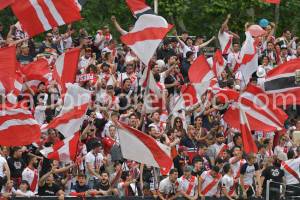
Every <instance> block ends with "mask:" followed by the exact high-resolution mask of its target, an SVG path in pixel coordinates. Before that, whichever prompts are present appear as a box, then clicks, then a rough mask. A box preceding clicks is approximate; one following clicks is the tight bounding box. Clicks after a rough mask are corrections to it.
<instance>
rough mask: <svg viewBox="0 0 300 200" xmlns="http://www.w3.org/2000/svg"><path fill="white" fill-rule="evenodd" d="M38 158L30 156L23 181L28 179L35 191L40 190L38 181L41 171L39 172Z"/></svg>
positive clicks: (23, 173) (31, 188)
mask: <svg viewBox="0 0 300 200" xmlns="http://www.w3.org/2000/svg"><path fill="white" fill-rule="evenodd" d="M38 165H39V162H38V159H37V157H35V156H29V159H28V165H27V167H26V168H25V169H24V171H23V172H22V181H27V182H28V183H29V185H30V190H31V191H32V192H33V193H35V194H36V193H37V192H38V181H39V173H38V170H37V168H38Z"/></svg>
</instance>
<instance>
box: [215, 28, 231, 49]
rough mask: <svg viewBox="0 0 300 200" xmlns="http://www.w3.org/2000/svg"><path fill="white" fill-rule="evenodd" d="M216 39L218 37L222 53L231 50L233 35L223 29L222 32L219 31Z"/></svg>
mask: <svg viewBox="0 0 300 200" xmlns="http://www.w3.org/2000/svg"><path fill="white" fill-rule="evenodd" d="M218 39H219V42H220V46H221V49H222V54H223V55H227V54H229V53H230V52H231V48H232V40H233V36H232V35H230V34H229V33H227V32H225V31H224V32H223V33H221V31H219V34H218Z"/></svg>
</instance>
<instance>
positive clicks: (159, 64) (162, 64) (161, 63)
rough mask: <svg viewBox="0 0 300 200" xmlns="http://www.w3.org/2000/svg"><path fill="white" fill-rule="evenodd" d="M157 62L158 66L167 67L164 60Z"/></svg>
mask: <svg viewBox="0 0 300 200" xmlns="http://www.w3.org/2000/svg"><path fill="white" fill-rule="evenodd" d="M156 64H157V65H158V67H159V68H160V69H161V68H163V67H165V65H166V64H165V62H164V61H163V60H157V61H156Z"/></svg>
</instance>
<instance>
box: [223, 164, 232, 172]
mask: <svg viewBox="0 0 300 200" xmlns="http://www.w3.org/2000/svg"><path fill="white" fill-rule="evenodd" d="M229 171H230V164H229V163H226V164H225V165H224V166H223V172H224V173H225V174H227V173H228V172H229Z"/></svg>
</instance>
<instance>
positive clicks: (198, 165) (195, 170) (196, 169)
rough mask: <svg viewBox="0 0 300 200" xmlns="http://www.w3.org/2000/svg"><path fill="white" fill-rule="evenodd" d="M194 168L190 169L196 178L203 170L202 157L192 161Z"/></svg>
mask: <svg viewBox="0 0 300 200" xmlns="http://www.w3.org/2000/svg"><path fill="white" fill-rule="evenodd" d="M193 165H194V168H193V171H192V176H196V177H197V178H199V177H200V176H201V174H202V173H203V172H204V171H205V168H204V167H203V159H201V158H199V159H196V160H195V161H194V162H193Z"/></svg>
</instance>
